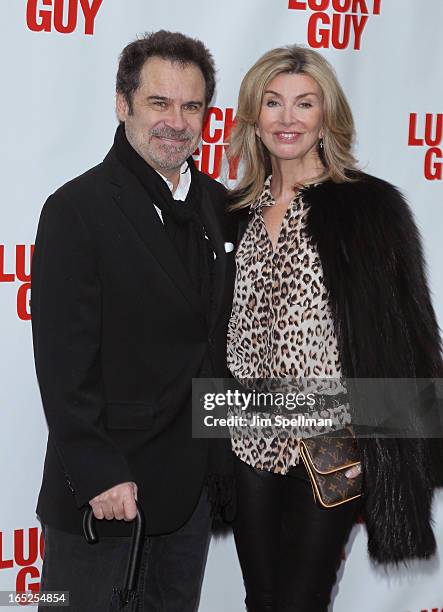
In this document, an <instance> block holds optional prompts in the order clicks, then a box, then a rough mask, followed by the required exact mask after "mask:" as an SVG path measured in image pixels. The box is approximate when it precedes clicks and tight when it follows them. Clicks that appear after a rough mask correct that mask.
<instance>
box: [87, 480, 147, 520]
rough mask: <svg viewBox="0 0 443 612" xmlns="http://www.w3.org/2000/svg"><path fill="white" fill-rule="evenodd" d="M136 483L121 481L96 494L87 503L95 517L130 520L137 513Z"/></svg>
mask: <svg viewBox="0 0 443 612" xmlns="http://www.w3.org/2000/svg"><path fill="white" fill-rule="evenodd" d="M136 500H137V485H136V484H135V482H122V483H121V484H118V485H115V487H112V488H111V489H108V490H107V491H104V492H103V493H100V495H96V496H95V497H94V498H93V499H91V500H89V504H90V506H91V508H92V510H93V512H94V516H95V518H96V519H99V520H101V519H104V518H105V519H106V520H108V521H110V520H111V519H114V518H115V519H117V520H119V521H121V520H125V521H132V520H134V519H135V517H136V515H137V506H136V504H135V502H136Z"/></svg>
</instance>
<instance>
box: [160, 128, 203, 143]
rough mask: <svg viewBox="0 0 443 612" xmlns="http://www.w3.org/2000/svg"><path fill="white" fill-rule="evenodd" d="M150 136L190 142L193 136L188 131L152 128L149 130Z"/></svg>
mask: <svg viewBox="0 0 443 612" xmlns="http://www.w3.org/2000/svg"><path fill="white" fill-rule="evenodd" d="M151 136H158V137H159V138H170V139H171V140H183V141H184V140H192V138H193V137H194V134H193V133H192V132H190V131H189V130H180V131H177V130H174V129H172V128H168V127H164V128H153V129H152V130H151Z"/></svg>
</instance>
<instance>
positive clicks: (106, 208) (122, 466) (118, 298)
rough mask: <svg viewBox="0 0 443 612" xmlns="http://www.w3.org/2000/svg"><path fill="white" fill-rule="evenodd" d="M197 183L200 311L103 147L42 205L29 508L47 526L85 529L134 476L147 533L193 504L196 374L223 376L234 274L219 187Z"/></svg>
mask: <svg viewBox="0 0 443 612" xmlns="http://www.w3.org/2000/svg"><path fill="white" fill-rule="evenodd" d="M198 180H199V181H200V186H201V191H202V194H203V196H202V197H203V201H202V205H201V210H202V216H203V222H204V225H205V229H206V232H207V234H208V236H209V238H210V240H211V243H212V247H213V249H214V251H215V254H216V259H215V262H214V291H213V294H214V296H213V297H214V304H213V308H212V311H211V316H210V318H209V320H208V317H207V312H205V307H204V304H205V303H206V302H205V301H202V300H201V298H200V296H199V295H198V294H197V293H196V291H195V290H194V289H193V286H192V283H191V282H190V280H189V277H188V275H187V273H186V268H185V266H184V265H183V262H182V261H181V260H180V258H179V255H178V254H177V252H176V250H175V248H174V247H173V245H172V244H171V243H170V241H169V238H168V236H167V234H166V232H165V231H164V227H163V225H162V222H161V220H160V218H159V216H158V214H157V212H156V210H155V208H154V206H153V204H152V202H151V201H150V200H149V197H148V196H147V193H146V191H145V190H144V188H143V187H142V185H141V184H140V183H139V181H138V180H137V179H136V177H135V176H134V175H133V174H132V173H131V172H129V171H128V170H127V169H126V168H125V167H124V166H123V165H122V164H121V163H120V162H119V161H118V159H117V158H116V156H115V154H114V152H113V150H112V149H111V151H110V153H109V154H108V156H107V157H106V159H105V160H104V162H103V163H101V164H99V165H98V166H96V167H95V168H93V169H92V170H89V171H88V172H86V173H85V174H83V175H82V176H80V177H78V178H76V179H74V180H73V181H70V182H69V183H67V184H66V185H64V186H63V187H61V188H60V189H59V190H57V191H56V192H55V193H54V194H53V195H52V196H50V197H49V199H48V200H47V202H46V204H45V206H44V207H43V211H42V214H41V217H40V223H39V227H38V232H37V238H36V242H35V251H34V256H33V263H32V266H33V267H32V305H31V308H32V328H33V338H34V353H35V362H36V370H37V376H38V381H39V385H40V390H41V395H42V400H43V406H44V410H45V414H46V417H47V421H48V426H49V438H48V445H47V453H46V459H45V467H44V474H43V483H42V487H41V491H40V495H39V500H38V506H37V513H38V515H39V516H40V518H41V519H42V521H43V522H45V523H47V524H49V525H51V526H53V527H56V528H59V529H62V530H65V531H68V532H72V533H81V532H82V516H83V509H84V506H85V505H87V504H88V501H89V500H90V499H91V498H93V497H94V496H96V495H97V494H99V493H101V492H102V491H105V490H107V489H109V488H111V487H112V486H114V485H116V484H118V483H121V482H125V481H135V482H136V483H137V484H138V489H139V501H140V502H141V504H142V506H143V508H144V510H145V515H146V520H147V532H148V533H149V534H160V533H167V532H171V531H174V530H176V529H177V528H178V527H180V526H181V525H182V524H183V523H184V522H185V521H186V519H187V518H188V517H189V516H190V514H191V512H192V510H193V508H194V506H195V504H196V502H197V500H198V496H199V494H200V491H201V489H202V482H203V479H204V476H205V470H206V463H207V449H208V441H207V440H204V439H193V437H192V431H191V380H192V378H193V377H196V376H197V375H200V376H202V375H203V376H204V375H206V376H214V375H216V376H224V375H225V372H226V366H225V363H226V361H225V360H226V357H225V354H226V349H225V346H226V324H227V318H228V316H229V311H230V304H231V293H232V282H233V273H234V264H233V254H232V253H229V252H226V249H225V240H226V239H225V237H224V235H223V233H224V231H223V224H224V223H225V215H224V210H225V200H226V196H225V189H224V187H223V186H222V185H220V184H219V183H217V182H216V181H214V180H212V179H211V178H209V177H208V176H206V175H204V174H202V173H198ZM202 368H206V369H207V371H206V372H205V371H203V370H202ZM127 529H128V524H125V523H124V522H123V521H112V522H108V521H102V522H101V524H100V526H99V532H100V533H101V534H102V535H127Z"/></svg>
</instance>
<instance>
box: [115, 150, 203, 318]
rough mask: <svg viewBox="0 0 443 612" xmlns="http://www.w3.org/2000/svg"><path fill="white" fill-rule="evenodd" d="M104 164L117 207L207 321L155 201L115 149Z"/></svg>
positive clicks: (198, 297) (199, 299) (197, 311)
mask: <svg viewBox="0 0 443 612" xmlns="http://www.w3.org/2000/svg"><path fill="white" fill-rule="evenodd" d="M104 163H105V164H106V165H108V167H109V170H110V173H109V174H110V187H111V191H112V197H113V199H114V201H115V202H116V204H117V206H118V207H119V208H120V210H121V211H122V212H123V214H124V215H125V216H126V217H127V219H128V221H129V222H130V223H131V224H132V226H133V227H134V229H135V231H136V232H137V234H138V235H139V236H140V238H141V240H142V241H143V242H144V244H145V246H146V248H147V249H148V250H149V251H150V253H151V254H152V255H153V256H154V257H155V258H156V260H157V261H158V264H159V265H160V266H161V267H162V268H163V270H164V271H165V272H166V274H168V276H169V277H170V278H171V279H172V281H173V282H174V283H175V284H176V286H177V289H179V291H180V292H181V293H182V294H183V296H184V297H185V298H186V300H187V301H188V302H189V303H190V304H191V305H192V307H193V309H194V310H195V311H196V313H197V314H198V315H199V317H200V318H201V319H202V320H203V321H204V320H205V313H204V309H203V304H202V300H201V298H200V296H199V294H198V293H197V292H196V291H195V289H194V288H193V286H192V283H191V282H190V281H189V276H188V274H187V272H186V269H185V267H184V266H183V264H182V262H181V260H180V257H179V255H178V253H177V252H176V250H175V248H174V246H173V245H172V244H171V241H170V240H169V238H168V236H167V234H166V232H165V230H164V227H163V224H162V222H161V220H160V218H159V216H158V213H157V211H156V210H155V208H154V204H153V202H152V201H151V200H150V199H149V196H148V195H147V193H146V191H145V190H144V189H143V187H142V185H141V184H140V183H139V181H138V180H137V179H136V178H135V177H134V176H133V175H132V174H131V173H130V172H129V171H128V170H127V169H126V168H124V167H123V165H122V164H120V162H119V161H118V160H117V159H116V157H115V156H114V154H113V153H112V150H111V152H110V153H109V154H108V156H107V157H106V158H105V161H104Z"/></svg>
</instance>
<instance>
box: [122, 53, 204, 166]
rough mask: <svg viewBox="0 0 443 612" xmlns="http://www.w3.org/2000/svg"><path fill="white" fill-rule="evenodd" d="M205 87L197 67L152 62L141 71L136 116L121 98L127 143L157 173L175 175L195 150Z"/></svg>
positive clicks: (201, 121)
mask: <svg viewBox="0 0 443 612" xmlns="http://www.w3.org/2000/svg"><path fill="white" fill-rule="evenodd" d="M205 88H206V84H205V80H204V77H203V74H202V72H201V70H200V68H198V66H196V65H194V64H187V65H183V64H181V63H178V62H174V63H172V62H170V61H169V60H163V59H161V58H159V57H151V58H149V59H148V60H147V61H146V62H145V64H144V66H143V68H142V70H141V73H140V86H139V88H138V89H137V91H135V92H134V94H133V104H132V114H130V113H129V108H128V104H127V102H126V100H125V97H124V96H123V94H120V93H118V94H117V115H118V118H119V119H120V121H124V122H125V130H126V137H127V139H128V141H129V142H130V144H131V145H132V147H133V148H134V149H135V150H136V151H137V153H138V154H139V155H140V156H141V157H143V159H144V160H145V161H146V162H147V163H148V164H149V165H150V166H152V167H153V168H154V169H155V170H157V171H158V172H161V173H162V174H165V175H169V174H174V173H175V172H177V170H178V169H179V168H180V166H181V165H182V164H183V162H184V161H185V159H187V158H188V157H189V155H191V154H192V153H193V152H194V151H195V149H196V148H197V145H198V143H199V140H200V136H201V131H202V124H203V117H204V113H205Z"/></svg>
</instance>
